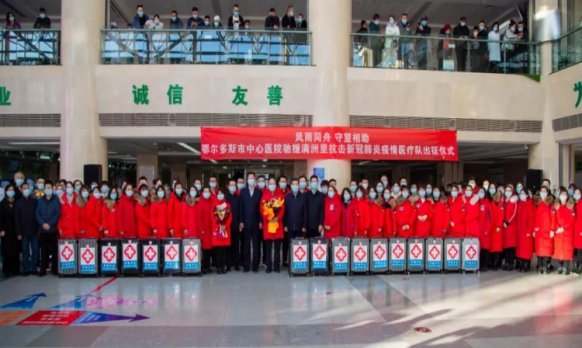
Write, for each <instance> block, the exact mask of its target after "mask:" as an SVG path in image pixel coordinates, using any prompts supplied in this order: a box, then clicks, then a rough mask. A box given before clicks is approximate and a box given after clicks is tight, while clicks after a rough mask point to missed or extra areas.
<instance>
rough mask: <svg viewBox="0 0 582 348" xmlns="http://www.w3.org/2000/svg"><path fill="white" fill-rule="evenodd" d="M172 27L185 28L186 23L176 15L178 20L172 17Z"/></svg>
mask: <svg viewBox="0 0 582 348" xmlns="http://www.w3.org/2000/svg"><path fill="white" fill-rule="evenodd" d="M170 29H184V23H183V22H182V20H181V19H180V17H176V21H173V20H172V19H171V18H170Z"/></svg>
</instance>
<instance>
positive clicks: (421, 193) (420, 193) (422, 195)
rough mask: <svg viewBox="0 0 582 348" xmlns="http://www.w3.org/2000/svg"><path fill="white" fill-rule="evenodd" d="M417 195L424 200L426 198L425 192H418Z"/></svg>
mask: <svg viewBox="0 0 582 348" xmlns="http://www.w3.org/2000/svg"><path fill="white" fill-rule="evenodd" d="M418 195H419V196H420V197H423V198H424V197H425V196H426V191H420V192H419V193H418Z"/></svg>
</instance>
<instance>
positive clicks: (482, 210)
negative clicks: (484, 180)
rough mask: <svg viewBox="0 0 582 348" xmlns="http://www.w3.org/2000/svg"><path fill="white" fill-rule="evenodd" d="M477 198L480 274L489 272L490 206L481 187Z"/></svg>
mask: <svg viewBox="0 0 582 348" xmlns="http://www.w3.org/2000/svg"><path fill="white" fill-rule="evenodd" d="M477 197H478V198H479V203H478V206H479V248H480V249H481V251H480V254H481V256H480V257H481V259H480V261H481V262H480V264H481V272H487V271H489V248H490V239H489V232H490V231H491V209H490V206H491V204H490V203H489V199H488V198H487V193H486V192H485V189H484V188H483V187H481V188H479V190H478V192H477Z"/></svg>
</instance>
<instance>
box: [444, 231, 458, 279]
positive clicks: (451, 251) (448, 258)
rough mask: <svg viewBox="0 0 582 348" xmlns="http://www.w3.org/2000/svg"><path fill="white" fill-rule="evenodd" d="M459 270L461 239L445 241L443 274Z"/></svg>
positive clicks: (447, 239)
mask: <svg viewBox="0 0 582 348" xmlns="http://www.w3.org/2000/svg"><path fill="white" fill-rule="evenodd" d="M460 270H461V238H446V239H445V272H458V271H460Z"/></svg>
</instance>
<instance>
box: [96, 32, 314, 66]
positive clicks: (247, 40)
mask: <svg viewBox="0 0 582 348" xmlns="http://www.w3.org/2000/svg"><path fill="white" fill-rule="evenodd" d="M102 60H103V64H249V65H263V64H264V65H311V33H310V32H307V31H257V30H216V29H212V30H210V29H198V30H147V29H146V30H134V29H111V30H102Z"/></svg>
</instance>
